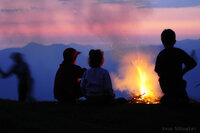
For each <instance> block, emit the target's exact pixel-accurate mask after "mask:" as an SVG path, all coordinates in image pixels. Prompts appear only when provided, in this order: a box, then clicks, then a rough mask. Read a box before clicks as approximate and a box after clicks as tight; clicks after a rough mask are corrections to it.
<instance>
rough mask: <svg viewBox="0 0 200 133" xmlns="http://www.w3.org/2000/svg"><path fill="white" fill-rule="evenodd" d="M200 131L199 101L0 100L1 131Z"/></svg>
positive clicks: (193, 132)
mask: <svg viewBox="0 0 200 133" xmlns="http://www.w3.org/2000/svg"><path fill="white" fill-rule="evenodd" d="M4 132H11V133H39V132H42V133H74V132H75V133H79V132H80V133H90V132H91V133H103V132H105V133H112V132H115V133H116V132H123V133H126V132H127V133H140V132H145V133H146V132H152V133H153V132H164V133H165V132H166V133H168V132H171V133H173V132H177V133H196V132H200V104H191V105H187V106H163V105H144V104H123V105H111V106H84V105H70V104H57V103H54V102H38V103H19V102H16V101H9V100H0V133H4Z"/></svg>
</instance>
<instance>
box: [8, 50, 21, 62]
mask: <svg viewBox="0 0 200 133" xmlns="http://www.w3.org/2000/svg"><path fill="white" fill-rule="evenodd" d="M10 57H11V59H12V60H13V61H14V62H16V63H20V62H22V61H23V55H22V54H21V53H18V52H14V53H12V54H11V56H10Z"/></svg>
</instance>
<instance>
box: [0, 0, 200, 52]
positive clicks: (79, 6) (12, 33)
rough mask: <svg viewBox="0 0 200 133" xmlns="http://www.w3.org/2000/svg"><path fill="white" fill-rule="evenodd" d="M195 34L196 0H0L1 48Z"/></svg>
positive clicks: (199, 28)
mask: <svg viewBox="0 0 200 133" xmlns="http://www.w3.org/2000/svg"><path fill="white" fill-rule="evenodd" d="M165 28H171V29H173V30H175V32H176V34H177V40H183V39H199V38H200V0H0V49H4V48H8V47H22V46H25V45H26V44H27V43H29V42H37V43H42V44H45V45H49V44H53V43H64V44H68V43H72V42H73V43H78V44H83V45H85V44H91V45H102V44H108V45H109V44H112V45H114V44H116V43H119V44H132V45H143V44H160V43H161V42H160V33H161V32H162V30H163V29H165Z"/></svg>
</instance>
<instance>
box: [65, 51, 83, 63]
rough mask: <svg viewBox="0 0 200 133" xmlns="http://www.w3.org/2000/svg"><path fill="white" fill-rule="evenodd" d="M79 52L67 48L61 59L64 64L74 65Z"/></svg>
mask: <svg viewBox="0 0 200 133" xmlns="http://www.w3.org/2000/svg"><path fill="white" fill-rule="evenodd" d="M80 53H81V52H79V51H77V50H76V49H74V48H67V49H65V50H64V52H63V58H64V61H65V62H66V63H70V64H75V63H76V58H77V56H78V55H79V54H80Z"/></svg>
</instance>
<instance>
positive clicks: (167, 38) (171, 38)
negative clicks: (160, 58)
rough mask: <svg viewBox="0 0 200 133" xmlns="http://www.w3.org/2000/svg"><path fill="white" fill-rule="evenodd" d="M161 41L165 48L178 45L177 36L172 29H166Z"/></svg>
mask: <svg viewBox="0 0 200 133" xmlns="http://www.w3.org/2000/svg"><path fill="white" fill-rule="evenodd" d="M161 41H162V43H163V45H164V47H165V48H171V47H173V46H174V44H175V43H176V34H175V32H174V31H173V30H171V29H165V30H164V31H163V32H162V34H161Z"/></svg>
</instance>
